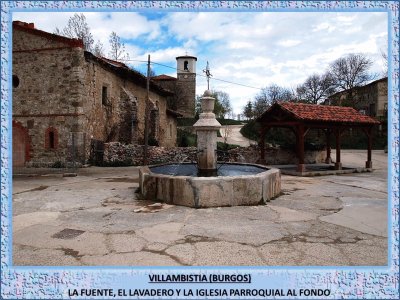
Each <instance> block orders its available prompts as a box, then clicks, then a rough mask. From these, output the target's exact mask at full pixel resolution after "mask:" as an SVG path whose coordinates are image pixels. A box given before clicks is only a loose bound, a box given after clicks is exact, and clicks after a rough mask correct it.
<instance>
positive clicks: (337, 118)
mask: <svg viewBox="0 0 400 300" xmlns="http://www.w3.org/2000/svg"><path fill="white" fill-rule="evenodd" d="M276 105H279V106H280V107H282V108H283V109H284V110H286V111H288V112H290V113H292V114H293V115H294V116H295V118H296V119H300V120H304V121H322V122H334V123H363V124H379V122H378V121H377V120H375V119H373V118H371V117H370V116H366V115H363V114H361V113H359V112H358V111H356V110H355V109H354V108H352V107H344V106H327V105H316V104H304V103H291V102H282V103H277V104H276Z"/></svg>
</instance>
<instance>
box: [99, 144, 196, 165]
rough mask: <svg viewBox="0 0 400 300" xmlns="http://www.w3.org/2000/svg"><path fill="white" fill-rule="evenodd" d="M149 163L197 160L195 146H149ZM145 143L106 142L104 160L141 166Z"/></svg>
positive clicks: (105, 161)
mask: <svg viewBox="0 0 400 300" xmlns="http://www.w3.org/2000/svg"><path fill="white" fill-rule="evenodd" d="M147 149H148V153H147V157H148V162H149V165H156V164H161V163H172V162H194V161H195V160H196V148H195V147H185V148H184V147H182V148H181V147H174V148H164V147H155V146H148V147H147ZM143 153H144V146H143V145H132V144H130V145H125V144H121V143H118V142H112V143H106V144H104V156H103V161H104V163H105V164H106V165H107V164H110V165H112V164H115V165H118V164H120V165H133V166H140V165H142V163H143Z"/></svg>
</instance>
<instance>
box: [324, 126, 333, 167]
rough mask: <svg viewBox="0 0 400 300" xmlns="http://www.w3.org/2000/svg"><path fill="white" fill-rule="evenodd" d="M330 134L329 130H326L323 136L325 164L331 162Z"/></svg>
mask: <svg viewBox="0 0 400 300" xmlns="http://www.w3.org/2000/svg"><path fill="white" fill-rule="evenodd" d="M331 133H332V131H331V130H330V129H326V131H325V136H326V158H325V163H326V164H330V163H331V162H332V158H331Z"/></svg>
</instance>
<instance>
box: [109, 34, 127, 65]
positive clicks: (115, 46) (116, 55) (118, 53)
mask: <svg viewBox="0 0 400 300" xmlns="http://www.w3.org/2000/svg"><path fill="white" fill-rule="evenodd" d="M109 42H110V47H111V51H110V53H109V56H110V58H111V59H114V60H117V61H118V60H128V59H129V54H128V53H127V52H126V50H125V44H124V43H122V42H121V38H120V37H119V36H118V35H117V34H116V33H115V32H114V31H113V32H111V34H110V38H109Z"/></svg>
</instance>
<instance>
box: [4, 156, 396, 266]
mask: <svg viewBox="0 0 400 300" xmlns="http://www.w3.org/2000/svg"><path fill="white" fill-rule="evenodd" d="M364 152H365V151H363V152H360V151H343V154H342V160H343V163H344V164H346V163H351V164H354V163H358V164H359V165H360V166H361V165H363V164H364V161H365V157H366V153H364ZM333 157H334V155H333ZM373 160H374V162H373V163H374V168H376V170H375V171H374V172H372V173H363V174H350V175H342V176H325V177H312V178H302V177H293V176H282V195H281V196H280V197H278V198H277V199H275V200H272V201H271V202H270V203H268V204H267V205H260V206H243V207H223V208H209V209H193V208H187V207H180V206H172V205H166V204H160V205H157V204H156V205H152V204H153V203H152V202H149V201H146V200H141V199H139V197H138V195H137V194H135V191H136V189H137V187H138V169H137V168H135V167H124V168H97V167H90V168H85V169H81V170H80V173H79V176H77V177H61V176H60V175H49V176H36V177H26V176H24V177H17V178H15V179H14V181H13V210H12V211H13V264H14V265H129V266H135V265H159V266H164V265H262V266H263V265H274V266H281V265H282V266H302V265H315V266H319V265H327V266H340V265H387V263H388V261H387V256H388V251H387V248H388V242H387V216H388V211H387V203H388V199H387V176H386V173H387V162H386V160H387V155H386V154H384V153H383V151H374V152H373Z"/></svg>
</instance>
